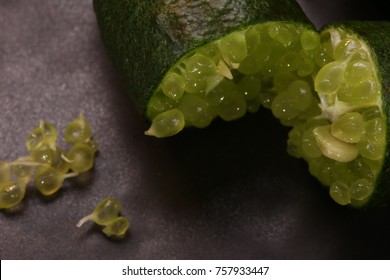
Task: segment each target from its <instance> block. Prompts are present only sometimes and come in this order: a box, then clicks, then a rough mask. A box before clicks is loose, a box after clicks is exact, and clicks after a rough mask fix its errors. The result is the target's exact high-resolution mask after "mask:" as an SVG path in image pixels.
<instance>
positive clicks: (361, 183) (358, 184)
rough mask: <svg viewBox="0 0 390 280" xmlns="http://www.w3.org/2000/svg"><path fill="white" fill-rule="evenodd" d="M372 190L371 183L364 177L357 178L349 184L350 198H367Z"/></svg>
mask: <svg viewBox="0 0 390 280" xmlns="http://www.w3.org/2000/svg"><path fill="white" fill-rule="evenodd" d="M373 190H374V187H373V184H372V183H371V182H369V181H368V180H367V179H366V178H362V179H358V180H356V181H355V182H353V183H352V184H351V198H352V199H355V200H363V199H366V198H368V197H369V196H370V195H371V194H372V192H373Z"/></svg>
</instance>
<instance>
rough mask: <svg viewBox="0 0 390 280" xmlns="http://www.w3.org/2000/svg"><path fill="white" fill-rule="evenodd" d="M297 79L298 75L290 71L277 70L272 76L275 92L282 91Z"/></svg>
mask: <svg viewBox="0 0 390 280" xmlns="http://www.w3.org/2000/svg"><path fill="white" fill-rule="evenodd" d="M297 79H298V77H297V76H296V75H294V74H293V73H291V72H279V73H277V74H276V75H275V76H274V77H273V86H274V89H275V91H277V92H281V91H284V90H286V89H287V88H288V86H289V85H290V84H291V83H292V82H294V81H295V80H297Z"/></svg>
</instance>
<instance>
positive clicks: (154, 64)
mask: <svg viewBox="0 0 390 280" xmlns="http://www.w3.org/2000/svg"><path fill="white" fill-rule="evenodd" d="M93 3H94V9H95V13H96V16H97V22H98V25H99V28H100V30H101V35H102V39H103V42H104V44H105V46H106V48H107V50H108V54H109V55H110V57H111V59H112V61H113V64H114V66H115V67H116V68H117V69H118V70H119V71H118V72H119V73H120V74H121V76H122V79H123V81H124V83H125V85H126V86H127V87H128V89H129V91H130V92H131V94H132V96H133V98H134V100H135V103H136V105H137V107H138V108H139V109H140V110H141V112H142V113H143V114H144V115H145V117H146V119H147V120H149V121H150V122H151V127H150V129H148V130H147V131H146V134H147V135H153V136H156V137H168V136H172V135H174V134H177V133H179V132H180V131H181V130H182V129H184V128H185V127H198V128H203V127H206V126H208V125H209V124H210V123H211V122H212V120H213V119H215V118H222V119H223V120H226V121H232V120H236V119H238V118H241V117H243V116H244V115H245V114H246V113H247V112H252V113H253V112H256V111H257V110H258V109H259V108H260V107H261V106H263V107H265V108H268V109H270V110H271V112H272V114H273V115H274V116H275V117H276V118H278V119H279V120H280V122H281V123H282V124H283V125H285V126H289V127H291V131H290V133H289V138H288V141H287V143H288V149H287V150H288V152H289V154H291V155H292V156H295V157H297V158H303V159H304V160H306V162H307V163H308V165H309V171H310V173H311V174H312V175H313V176H315V177H316V178H317V179H318V180H319V181H320V182H321V183H322V184H323V185H325V186H327V188H328V189H329V194H330V196H331V197H332V198H333V200H335V201H336V202H337V203H338V204H341V205H351V206H355V207H362V206H367V205H373V204H377V205H378V204H382V203H386V202H388V201H389V199H390V196H389V194H390V191H389V190H390V188H388V187H386V181H388V180H389V179H390V178H388V177H389V175H388V173H389V172H386V170H388V169H389V167H390V162H389V156H388V154H387V150H388V149H387V142H388V140H387V139H388V133H387V131H388V130H389V129H388V128H387V126H388V119H387V116H388V113H389V112H388V110H389V106H388V98H389V97H388V96H389V91H390V84H389V82H390V71H389V70H390V51H389V48H388V46H389V44H390V23H389V22H348V23H340V24H335V25H329V26H326V27H324V28H323V29H321V30H320V32H317V31H316V30H315V29H314V28H313V26H312V24H311V23H310V21H309V20H308V19H307V18H306V16H305V14H304V13H303V12H302V10H301V9H300V7H299V5H298V4H297V3H296V2H295V1H293V0H279V1H271V0H253V1H249V0H248V1H228V0H226V1H223V0H221V1H211V2H210V1H191V2H188V1H180V0H177V1H169V0H162V1H150V0H146V1H126V0H117V1H115V2H113V1H107V0H94V2H93Z"/></svg>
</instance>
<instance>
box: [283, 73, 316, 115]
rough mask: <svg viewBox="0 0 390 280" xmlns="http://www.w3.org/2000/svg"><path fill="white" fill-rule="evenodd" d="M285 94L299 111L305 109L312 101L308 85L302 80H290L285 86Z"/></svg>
mask: <svg viewBox="0 0 390 280" xmlns="http://www.w3.org/2000/svg"><path fill="white" fill-rule="evenodd" d="M286 93H287V96H288V99H289V100H291V102H293V103H294V106H295V107H296V108H297V109H299V110H300V111H303V110H306V109H307V108H308V107H309V106H310V105H311V103H312V99H313V95H312V92H311V88H310V85H309V84H308V83H307V82H305V81H303V80H296V81H294V82H292V83H291V84H290V85H289V86H288V88H287V91H286Z"/></svg>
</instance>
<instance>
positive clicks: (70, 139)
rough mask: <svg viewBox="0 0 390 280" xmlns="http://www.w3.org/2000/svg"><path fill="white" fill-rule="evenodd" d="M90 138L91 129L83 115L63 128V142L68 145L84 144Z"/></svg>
mask: <svg viewBox="0 0 390 280" xmlns="http://www.w3.org/2000/svg"><path fill="white" fill-rule="evenodd" d="M91 136H92V131H91V127H90V126H89V123H88V122H87V119H86V118H85V117H84V115H83V114H81V113H80V115H79V116H78V117H77V118H76V119H74V120H73V121H71V122H70V123H69V124H68V125H67V126H66V128H65V141H66V143H68V144H76V143H83V142H86V141H87V140H88V139H89V138H91Z"/></svg>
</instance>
